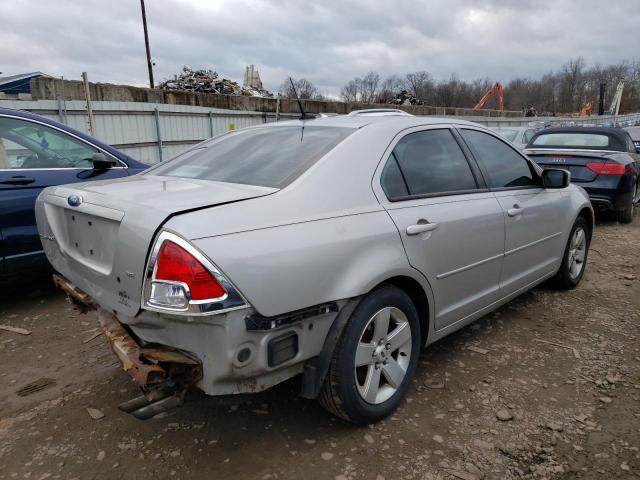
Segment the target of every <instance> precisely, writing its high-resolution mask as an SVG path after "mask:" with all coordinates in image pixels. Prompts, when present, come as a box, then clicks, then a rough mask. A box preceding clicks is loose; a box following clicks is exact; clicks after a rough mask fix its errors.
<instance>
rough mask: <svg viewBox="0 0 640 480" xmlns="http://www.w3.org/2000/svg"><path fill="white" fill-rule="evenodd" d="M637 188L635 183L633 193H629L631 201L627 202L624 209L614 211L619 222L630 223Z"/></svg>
mask: <svg viewBox="0 0 640 480" xmlns="http://www.w3.org/2000/svg"><path fill="white" fill-rule="evenodd" d="M637 189H638V186H637V185H636V187H635V188H634V189H633V193H632V194H631V203H629V205H627V206H626V207H625V208H624V210H619V211H618V212H616V214H617V219H618V221H619V222H620V223H631V222H632V221H633V210H634V205H635V201H636V194H637Z"/></svg>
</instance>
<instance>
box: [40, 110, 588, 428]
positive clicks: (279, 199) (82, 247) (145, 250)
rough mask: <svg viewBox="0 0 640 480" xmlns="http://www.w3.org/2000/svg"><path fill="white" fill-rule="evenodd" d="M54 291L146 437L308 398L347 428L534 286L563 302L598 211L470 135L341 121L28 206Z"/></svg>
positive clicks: (551, 178) (571, 188)
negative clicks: (165, 428)
mask: <svg viewBox="0 0 640 480" xmlns="http://www.w3.org/2000/svg"><path fill="white" fill-rule="evenodd" d="M37 220H38V228H39V232H40V236H41V238H42V243H43V246H44V250H45V252H46V254H47V256H48V258H49V260H50V261H51V263H52V264H53V266H54V267H55V269H56V270H57V271H58V272H59V273H60V275H58V276H56V277H55V280H56V283H58V285H59V286H61V287H62V288H63V289H64V290H65V291H66V292H67V293H68V294H69V295H70V296H71V298H72V299H73V300H74V301H76V302H79V303H82V304H83V308H96V309H97V310H98V318H99V320H100V322H101V324H102V326H103V328H104V330H105V333H106V335H107V337H108V339H109V341H110V342H111V346H112V349H113V351H114V353H115V354H116V355H117V356H118V357H119V358H120V360H121V361H122V364H123V367H124V369H125V370H126V371H127V372H128V373H130V374H131V376H132V377H133V379H134V380H135V381H136V382H137V383H138V385H139V386H140V387H141V388H142V390H143V393H144V395H143V396H141V397H139V398H135V399H133V400H131V401H128V402H126V403H124V404H123V405H121V408H122V409H123V410H125V411H127V412H131V413H133V414H134V415H136V416H138V417H139V418H148V417H150V416H153V415H155V414H157V413H159V412H161V411H163V410H165V409H167V408H170V407H172V406H174V405H177V404H180V403H182V401H183V399H184V397H185V392H186V391H187V390H188V389H190V388H194V387H195V388H198V389H200V390H202V391H204V392H205V393H206V394H209V395H227V394H237V393H248V392H257V391H261V390H264V389H266V388H269V387H271V386H273V385H275V384H277V383H279V382H282V381H284V380H286V379H289V378H291V377H294V376H301V378H302V381H301V395H302V396H303V397H305V398H318V399H319V400H320V402H321V403H322V405H324V406H325V407H326V408H327V409H328V410H330V411H331V412H333V413H334V414H335V415H337V416H339V417H341V418H344V419H346V420H349V421H351V422H354V423H358V424H363V423H369V422H375V421H377V420H379V419H381V418H383V417H385V416H387V415H389V414H390V413H391V412H392V411H393V410H394V409H395V408H396V407H397V406H398V405H399V404H400V402H401V400H402V397H403V396H404V395H405V393H406V392H407V390H408V388H409V386H410V383H411V380H412V377H413V375H414V372H415V369H416V364H417V362H418V356H419V353H420V350H421V349H422V348H423V347H425V346H428V345H429V344H431V343H433V342H435V341H437V340H439V339H441V338H442V337H444V336H445V335H448V334H449V333H451V332H453V331H455V330H457V329H459V328H462V327H464V326H465V325H467V324H469V323H470V322H473V321H474V320H476V319H478V318H479V317H482V316H483V315H485V314H487V313H488V312H490V311H492V310H494V309H496V308H498V307H499V306H500V305H502V304H504V303H505V302H508V301H509V300H511V299H513V298H514V297H516V296H518V295H520V294H521V293H523V292H525V291H527V290H529V289H531V288H533V287H534V286H536V285H537V284H539V283H541V282H543V281H545V280H553V281H554V282H555V284H556V285H557V286H559V287H560V288H564V289H568V288H574V287H575V286H577V285H578V283H579V282H580V280H581V278H582V276H583V275H584V272H585V266H586V263H587V253H588V248H589V242H590V239H591V234H592V231H593V211H592V209H591V205H590V203H589V199H588V197H587V195H586V194H585V192H584V191H583V190H582V189H581V188H579V187H577V186H575V185H573V184H570V178H569V173H568V172H567V171H564V170H558V169H548V170H545V171H543V170H541V169H540V168H539V167H537V166H536V165H535V164H534V163H532V162H530V161H529V160H528V159H527V158H526V157H525V156H524V155H522V154H521V153H520V152H519V151H518V150H517V149H515V148H514V147H513V146H512V145H511V144H509V143H508V142H505V141H504V140H503V139H502V138H501V137H499V136H498V135H496V134H494V133H493V132H491V131H490V130H488V129H486V128H483V127H480V126H478V125H475V124H472V123H469V122H464V121H458V120H448V119H428V118H420V117H411V116H371V115H370V116H335V117H329V118H316V119H311V120H300V121H290V122H282V123H276V124H269V125H263V126H259V127H253V128H249V129H244V130H240V131H236V132H230V133H228V134H225V135H222V136H219V137H215V138H213V139H211V140H208V141H206V142H203V143H201V144H199V145H197V146H195V147H193V148H191V149H189V150H188V151H186V152H184V153H182V154H180V155H178V156H177V157H175V158H173V159H172V160H170V161H168V162H165V163H162V164H159V165H157V166H155V167H153V168H151V169H149V170H147V171H146V172H144V173H143V174H140V175H136V176H133V177H130V178H126V179H120V180H115V181H103V182H91V183H85V184H74V185H68V186H58V187H51V188H48V189H46V190H44V191H43V192H42V194H41V195H40V196H39V198H38V202H37Z"/></svg>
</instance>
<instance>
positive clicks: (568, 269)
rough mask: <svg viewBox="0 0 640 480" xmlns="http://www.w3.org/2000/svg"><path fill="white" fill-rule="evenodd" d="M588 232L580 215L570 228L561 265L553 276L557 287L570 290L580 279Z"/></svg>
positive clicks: (584, 263)
mask: <svg viewBox="0 0 640 480" xmlns="http://www.w3.org/2000/svg"><path fill="white" fill-rule="evenodd" d="M589 232H590V230H589V226H588V224H587V221H586V220H585V219H584V218H582V217H578V219H577V220H576V223H574V224H573V228H572V229H571V234H570V235H569V240H568V241H567V246H566V248H565V251H564V257H563V259H562V265H560V270H559V271H558V273H557V274H556V276H555V278H554V280H555V284H556V285H557V286H558V287H559V288H562V289H565V290H570V289H572V288H575V287H577V286H578V284H579V283H580V280H582V276H583V275H584V271H585V268H586V266H587V257H588V255H589V244H590V242H591V237H590V234H589Z"/></svg>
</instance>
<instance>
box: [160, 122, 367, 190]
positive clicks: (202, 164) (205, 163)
mask: <svg viewBox="0 0 640 480" xmlns="http://www.w3.org/2000/svg"><path fill="white" fill-rule="evenodd" d="M354 131H355V129H353V128H345V127H320V126H318V127H314V126H304V127H303V126H300V127H298V126H295V127H294V126H292V127H288V126H287V127H274V128H257V129H251V130H241V131H239V132H236V133H230V134H227V135H222V136H221V137H217V138H214V139H212V140H210V141H209V142H207V143H205V144H204V145H202V146H200V147H199V148H195V149H192V150H188V151H186V152H184V153H183V154H181V155H178V156H177V157H175V158H173V159H172V160H170V161H168V162H167V163H166V164H164V165H160V166H159V167H157V168H154V169H153V170H151V171H150V172H149V173H151V174H153V175H168V176H174V177H186V178H198V179H202V180H215V181H218V182H229V183H242V184H247V185H258V186H263V187H272V188H283V187H285V186H286V185H288V184H289V183H291V182H292V181H293V180H295V179H296V178H297V177H299V176H300V175H301V174H302V173H304V172H305V171H306V170H307V169H308V168H309V167H311V165H313V164H314V163H315V162H317V161H318V160H319V159H320V158H322V157H323V156H324V155H325V154H326V153H327V152H329V150H331V149H332V148H333V147H335V146H336V145H338V144H339V143H340V142H342V141H343V140H344V139H345V138H347V137H348V136H349V135H350V134H351V133H353V132H354Z"/></svg>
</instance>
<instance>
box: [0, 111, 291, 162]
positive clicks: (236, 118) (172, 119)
mask: <svg viewBox="0 0 640 480" xmlns="http://www.w3.org/2000/svg"><path fill="white" fill-rule="evenodd" d="M91 105H92V111H93V122H94V125H93V132H92V133H91V132H89V125H88V120H87V112H86V110H85V103H84V102H82V101H67V102H64V103H62V102H57V101H56V100H38V101H21V100H0V107H4V108H15V109H20V110H28V111H30V112H33V113H37V114H38V115H43V116H45V117H48V118H51V119H53V120H57V121H59V122H62V123H65V124H67V125H69V126H70V127H73V128H75V129H76V130H80V131H81V132H85V133H88V134H90V135H92V136H93V137H95V138H97V139H99V140H102V141H103V142H105V143H108V144H109V145H112V146H114V147H115V148H117V149H119V150H121V151H122V152H125V153H126V154H128V155H130V156H131V157H133V158H135V159H137V160H140V161H141V162H144V163H147V164H154V163H157V162H159V161H161V160H166V159H168V158H171V157H172V156H174V155H176V154H177V153H180V152H181V151H183V150H185V149H186V148H188V147H189V146H191V145H195V144H196V143H199V142H201V141H202V140H206V139H207V138H211V137H213V136H214V135H218V134H220V133H224V132H226V131H228V130H232V129H240V128H243V127H249V126H252V125H259V124H262V123H266V122H272V121H275V114H272V113H262V112H245V111H239V110H222V109H215V108H213V109H211V108H204V107H192V106H188V105H164V104H149V103H135V102H92V104H91ZM287 117H293V118H296V117H297V115H293V114H284V115H281V118H283V119H284V118H287Z"/></svg>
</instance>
